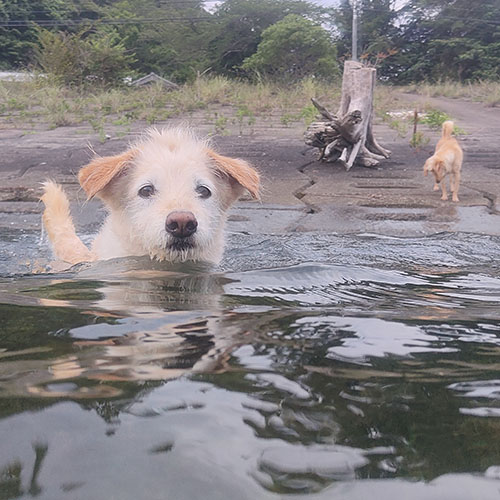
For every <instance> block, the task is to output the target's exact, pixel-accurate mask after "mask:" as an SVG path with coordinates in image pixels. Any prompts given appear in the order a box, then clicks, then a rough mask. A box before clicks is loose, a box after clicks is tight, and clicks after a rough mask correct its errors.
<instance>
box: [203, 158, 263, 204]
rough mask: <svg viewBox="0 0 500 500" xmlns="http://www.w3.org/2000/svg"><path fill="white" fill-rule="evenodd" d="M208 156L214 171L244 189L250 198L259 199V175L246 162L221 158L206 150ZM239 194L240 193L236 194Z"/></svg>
mask: <svg viewBox="0 0 500 500" xmlns="http://www.w3.org/2000/svg"><path fill="white" fill-rule="evenodd" d="M207 153H208V156H210V158H212V159H213V160H214V162H215V168H216V170H217V171H218V172H219V173H220V174H222V175H223V176H227V177H228V178H229V180H230V182H232V183H233V184H236V186H235V187H237V186H241V187H243V188H245V189H246V190H247V191H248V192H249V193H250V195H251V196H252V198H254V199H256V200H258V199H260V195H259V189H260V175H259V173H258V172H257V170H255V169H254V168H252V167H251V166H250V165H249V164H248V163H247V162H246V161H244V160H240V159H236V158H228V157H227V156H222V155H220V154H218V153H216V152H215V151H212V150H211V149H208V150H207ZM238 194H240V193H238Z"/></svg>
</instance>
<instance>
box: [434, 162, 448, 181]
mask: <svg viewBox="0 0 500 500" xmlns="http://www.w3.org/2000/svg"><path fill="white" fill-rule="evenodd" d="M435 168H436V172H437V173H438V174H439V175H440V176H441V177H444V175H445V174H446V167H445V166H444V161H443V160H439V161H437V162H436V167H435Z"/></svg>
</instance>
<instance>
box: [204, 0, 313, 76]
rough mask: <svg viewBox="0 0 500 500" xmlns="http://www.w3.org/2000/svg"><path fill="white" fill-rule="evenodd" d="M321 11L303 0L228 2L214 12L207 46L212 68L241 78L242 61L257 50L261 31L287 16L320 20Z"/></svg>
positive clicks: (227, 0) (231, 0)
mask: <svg viewBox="0 0 500 500" xmlns="http://www.w3.org/2000/svg"><path fill="white" fill-rule="evenodd" d="M321 13H322V9H320V8H318V7H316V6H313V5H311V4H309V3H307V2H306V1H302V0H226V1H225V2H223V3H222V4H220V5H219V7H218V8H217V10H216V12H215V13H214V20H215V21H216V23H215V24H214V25H213V26H210V28H211V29H212V30H214V35H212V36H211V38H210V39H209V43H208V53H209V59H210V66H211V67H212V68H213V70H215V71H216V72H218V73H222V74H227V75H232V76H234V75H238V74H240V72H241V65H242V63H243V61H244V60H245V59H246V58H248V57H250V56H251V55H252V54H254V53H255V52H256V51H257V47H258V45H259V43H260V41H261V36H262V32H263V31H264V30H265V29H266V28H268V27H269V26H271V25H272V24H275V23H276V22H278V21H280V20H281V19H283V18H284V17H286V16H287V15H288V14H298V15H302V16H307V17H309V18H311V19H319V18H320V16H321Z"/></svg>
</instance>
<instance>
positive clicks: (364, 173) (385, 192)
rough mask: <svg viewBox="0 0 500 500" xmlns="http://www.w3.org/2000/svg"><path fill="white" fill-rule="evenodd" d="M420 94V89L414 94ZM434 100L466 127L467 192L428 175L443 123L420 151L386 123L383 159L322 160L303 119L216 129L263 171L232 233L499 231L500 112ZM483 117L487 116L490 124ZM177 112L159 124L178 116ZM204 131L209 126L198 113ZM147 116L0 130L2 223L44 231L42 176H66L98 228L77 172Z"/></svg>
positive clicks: (234, 217)
mask: <svg viewBox="0 0 500 500" xmlns="http://www.w3.org/2000/svg"><path fill="white" fill-rule="evenodd" d="M414 99H415V100H416V101H418V102H419V103H420V104H419V105H421V104H422V103H421V102H420V101H419V99H421V98H416V97H415V98H414ZM448 101H450V100H433V103H434V104H433V105H436V107H438V104H439V106H440V109H443V110H444V111H446V112H448V113H449V114H450V115H451V116H452V117H453V118H454V119H455V120H456V122H457V124H458V125H459V126H460V127H461V128H462V129H464V130H465V131H466V132H467V135H465V136H463V137H461V138H460V142H461V144H462V146H463V148H464V152H465V161H464V166H463V178H462V183H461V189H460V202H459V203H458V204H454V203H452V202H451V201H448V202H443V201H441V200H440V196H439V194H438V193H436V192H433V191H432V186H433V182H432V179H430V178H425V177H423V175H422V167H423V164H424V161H425V159H426V158H427V157H428V156H430V155H431V154H432V152H433V149H434V145H435V143H436V142H437V140H438V139H439V135H440V133H439V131H433V130H429V129H425V130H424V132H425V134H426V135H427V136H428V137H429V138H430V142H429V144H427V145H425V146H424V147H422V148H421V149H420V150H419V151H415V150H413V149H412V148H411V147H410V146H409V139H408V138H401V137H400V136H398V134H397V133H396V132H395V131H393V130H391V129H390V128H389V127H387V126H386V125H385V124H383V123H377V124H376V126H375V133H376V136H377V138H378V140H379V141H380V143H381V144H382V145H383V146H385V147H387V148H389V149H390V150H391V151H392V152H393V154H392V156H391V158H390V159H389V160H387V161H386V162H384V163H382V164H381V165H380V167H379V168H376V169H368V168H359V167H354V168H353V169H351V170H350V171H349V172H346V171H345V169H344V168H343V167H342V166H340V165H337V164H326V163H320V162H317V161H316V159H315V154H314V152H313V151H312V150H310V149H307V148H306V147H305V145H304V142H303V132H304V126H303V125H302V124H295V125H293V126H290V127H284V126H282V125H280V124H279V120H275V121H274V122H273V121H272V120H260V121H258V123H257V124H256V126H255V128H254V130H253V131H252V133H248V134H246V135H241V134H239V133H238V132H237V131H236V130H229V134H228V135H223V136H218V137H214V138H213V142H214V143H215V146H216V147H217V149H218V150H219V151H220V152H221V153H223V154H227V155H230V156H235V157H241V158H244V159H246V160H248V161H249V162H251V163H252V164H254V165H255V166H256V167H257V168H258V169H259V170H260V172H261V173H262V181H263V189H262V200H261V201H260V202H250V201H249V199H248V198H246V199H245V198H244V199H242V200H241V201H240V202H238V203H237V204H236V206H235V207H234V209H233V210H232V212H231V215H230V218H229V221H228V229H229V231H230V232H233V233H254V234H283V233H289V232H296V231H306V232H307V231H324V232H335V233H345V234H353V233H377V234H385V235H392V236H412V235H423V234H432V233H437V232H442V231H463V232H471V233H482V234H494V235H500V219H499V214H500V212H499V209H498V206H497V200H498V196H499V195H500V182H499V175H500V144H499V142H498V137H500V117H499V116H498V115H500V113H498V110H495V111H494V112H492V110H488V109H487V108H484V107H482V106H481V105H479V104H475V103H465V102H463V101H452V102H448ZM485 120H486V122H487V123H488V124H489V126H485ZM178 122H179V121H178V120H177V121H175V120H172V121H169V122H165V123H162V124H158V125H157V126H163V125H166V126H168V125H170V124H177V123H178ZM191 122H192V124H193V125H194V126H195V128H197V129H198V130H199V131H200V133H201V134H204V133H207V132H208V131H209V126H208V125H207V124H206V122H203V121H202V120H201V119H200V120H199V122H197V117H196V116H193V117H192V119H191ZM145 128H147V127H146V126H145V125H141V124H138V125H137V126H136V128H134V130H132V131H131V132H130V134H127V135H126V136H123V137H118V136H117V135H115V136H113V137H112V139H111V140H109V141H106V142H105V143H101V142H99V140H98V137H97V136H96V135H95V134H93V133H91V132H90V131H89V130H88V128H85V127H64V128H58V129H55V130H36V131H33V132H32V133H29V134H25V133H24V134H23V133H22V132H21V131H16V130H0V144H1V146H2V151H3V152H4V154H3V156H2V158H1V159H0V231H2V230H4V231H7V230H18V231H39V230H40V214H41V211H42V205H41V204H40V203H38V202H37V199H38V196H39V194H40V183H41V182H42V181H43V180H45V179H47V178H52V179H55V180H56V181H58V182H60V183H62V184H64V185H65V189H66V190H67V192H68V194H69V196H70V199H71V200H72V212H73V214H74V216H75V220H76V225H77V228H78V230H79V231H83V232H84V233H87V234H88V233H90V232H93V231H95V230H96V228H97V227H98V224H99V222H100V221H101V220H102V219H103V217H104V210H103V208H102V207H101V206H100V204H99V202H97V201H95V202H91V203H86V204H83V203H84V196H83V193H82V191H81V189H80V188H79V185H78V183H77V181H76V173H77V172H78V169H79V168H80V167H81V166H83V165H84V164H85V163H86V162H87V161H88V160H89V158H90V157H91V156H92V150H95V151H96V152H97V153H98V154H100V155H107V154H114V153H117V152H120V151H122V150H124V149H125V148H126V147H127V143H128V142H129V141H130V140H131V139H133V138H134V137H135V136H137V134H140V133H141V132H142V131H143V130H144V129H145Z"/></svg>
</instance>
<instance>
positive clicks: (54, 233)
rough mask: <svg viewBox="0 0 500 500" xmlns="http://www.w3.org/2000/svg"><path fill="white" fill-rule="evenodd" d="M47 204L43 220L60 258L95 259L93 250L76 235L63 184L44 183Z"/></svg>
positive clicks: (71, 259)
mask: <svg viewBox="0 0 500 500" xmlns="http://www.w3.org/2000/svg"><path fill="white" fill-rule="evenodd" d="M40 199H41V200H42V201H43V203H44V204H45V210H44V212H43V216H42V220H43V225H44V226H45V229H46V231H47V234H48V235H49V240H50V242H51V243H52V246H53V248H54V253H55V255H56V257H57V258H58V259H61V260H63V261H65V262H69V263H70V264H78V263H79V262H88V261H93V260H95V256H94V255H93V254H92V252H91V251H90V250H89V249H88V248H87V247H86V246H85V245H84V244H83V242H82V240H80V238H79V237H78V236H77V235H76V232H75V226H74V225H73V220H72V219H71V215H70V212H69V201H68V198H67V196H66V194H65V193H64V191H63V190H62V188H61V186H59V185H58V184H56V183H55V182H52V181H47V182H44V183H43V195H42V197H41V198H40Z"/></svg>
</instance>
